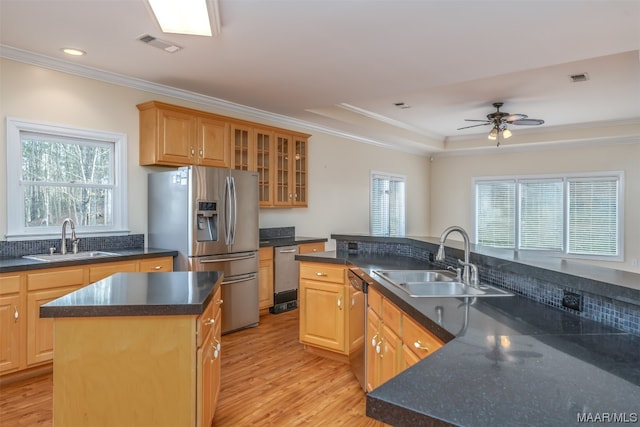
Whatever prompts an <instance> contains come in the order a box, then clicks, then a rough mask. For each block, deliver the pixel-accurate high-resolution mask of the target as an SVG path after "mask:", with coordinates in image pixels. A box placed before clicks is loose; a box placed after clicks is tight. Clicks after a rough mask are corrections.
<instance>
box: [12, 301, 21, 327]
mask: <svg viewBox="0 0 640 427" xmlns="http://www.w3.org/2000/svg"><path fill="white" fill-rule="evenodd" d="M18 317H20V314H19V313H18V307H16V306H15V305H14V306H13V321H14V322H16V323H18Z"/></svg>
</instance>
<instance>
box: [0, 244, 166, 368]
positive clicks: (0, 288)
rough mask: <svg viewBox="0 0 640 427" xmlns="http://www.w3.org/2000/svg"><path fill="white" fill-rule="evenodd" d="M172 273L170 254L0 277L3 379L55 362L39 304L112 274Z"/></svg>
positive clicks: (46, 321) (47, 322) (47, 320)
mask: <svg viewBox="0 0 640 427" xmlns="http://www.w3.org/2000/svg"><path fill="white" fill-rule="evenodd" d="M172 270H173V257H170V256H168V257H156V258H146V259H141V260H133V261H116V262H107V263H98V264H86V265H80V266H73V267H56V268H44V269H38V270H29V271H25V272H20V273H3V274H0V344H1V345H0V375H4V374H12V373H14V372H18V371H21V370H24V369H27V368H31V367H34V366H40V365H44V364H47V363H50V362H51V360H52V358H53V319H51V318H41V317H40V306H42V305H44V304H46V303H48V302H49V301H52V300H54V299H57V298H59V297H61V296H64V295H66V294H68V293H70V292H73V291H75V290H77V289H79V288H81V287H82V286H86V285H88V284H89V283H92V282H95V281H97V280H100V279H103V278H105V277H107V276H109V275H111V274H114V273H118V272H134V271H142V272H152V271H172Z"/></svg>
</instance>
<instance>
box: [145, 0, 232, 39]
mask: <svg viewBox="0 0 640 427" xmlns="http://www.w3.org/2000/svg"><path fill="white" fill-rule="evenodd" d="M147 1H148V4H149V6H150V7H151V11H152V12H153V15H154V16H155V18H156V20H157V21H158V25H160V28H161V29H162V31H163V32H165V33H173V34H189V35H195V36H209V37H212V36H217V35H218V34H220V14H219V10H218V0H179V1H177V0H147Z"/></svg>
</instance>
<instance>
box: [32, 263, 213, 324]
mask: <svg viewBox="0 0 640 427" xmlns="http://www.w3.org/2000/svg"><path fill="white" fill-rule="evenodd" d="M222 277H223V275H222V273H221V272H188V271H175V272H168V273H116V274H114V275H111V276H109V277H107V278H105V279H102V280H99V281H97V282H95V283H92V284H90V285H88V286H85V287H83V288H81V289H78V290H77V291H75V292H71V293H69V294H67V295H65V296H62V297H60V298H58V299H55V300H53V301H50V302H48V303H47V304H44V305H42V306H41V307H40V317H102V316H171V315H199V314H202V313H203V312H204V309H205V307H206V306H207V304H208V302H209V301H210V300H211V298H212V297H213V294H214V293H215V290H216V289H217V287H218V286H220V283H221V282H222Z"/></svg>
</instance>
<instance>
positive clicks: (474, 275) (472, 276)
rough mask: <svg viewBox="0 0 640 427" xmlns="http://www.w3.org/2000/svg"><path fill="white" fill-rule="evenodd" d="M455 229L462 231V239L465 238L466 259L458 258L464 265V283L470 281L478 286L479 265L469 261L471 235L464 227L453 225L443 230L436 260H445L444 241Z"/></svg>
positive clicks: (469, 282)
mask: <svg viewBox="0 0 640 427" xmlns="http://www.w3.org/2000/svg"><path fill="white" fill-rule="evenodd" d="M454 231H457V232H458V233H460V234H461V235H462V239H463V240H464V261H462V260H460V259H459V260H458V263H460V264H461V265H462V266H463V270H462V281H463V282H464V283H468V284H471V285H472V286H475V287H477V286H478V282H479V280H478V267H476V266H475V265H474V264H471V263H470V262H469V253H470V249H469V246H470V243H469V235H468V234H467V232H466V231H465V230H464V228H462V227H460V226H457V225H453V226H451V227H449V228H447V229H446V230H444V231H443V232H442V236H440V247H439V248H438V254H437V255H436V261H444V257H445V254H444V242H445V240H447V237H448V236H449V234H451V233H452V232H454ZM469 270H471V273H469Z"/></svg>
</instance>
